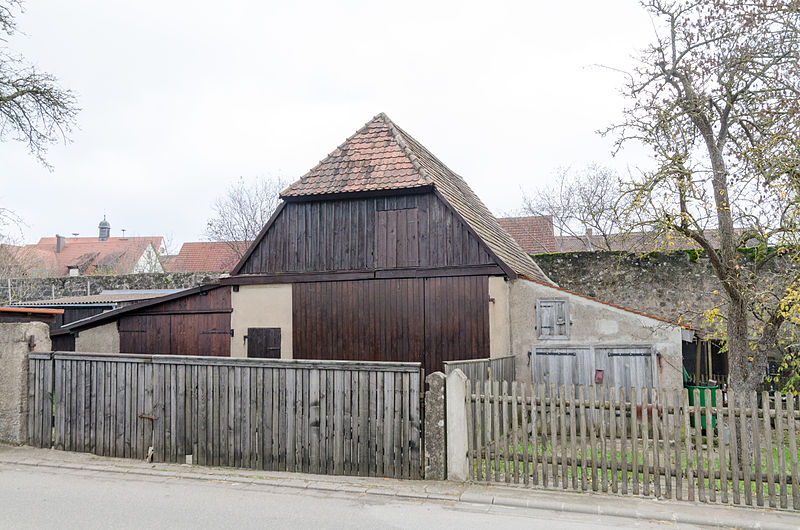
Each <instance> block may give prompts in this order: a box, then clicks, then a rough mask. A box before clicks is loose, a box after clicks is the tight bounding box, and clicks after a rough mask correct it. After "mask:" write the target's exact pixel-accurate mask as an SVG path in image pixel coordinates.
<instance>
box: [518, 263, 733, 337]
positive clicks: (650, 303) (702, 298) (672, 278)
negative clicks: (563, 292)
mask: <svg viewBox="0 0 800 530" xmlns="http://www.w3.org/2000/svg"><path fill="white" fill-rule="evenodd" d="M533 258H534V260H535V261H536V263H537V264H538V265H539V266H540V267H541V268H542V270H543V271H544V272H545V274H547V275H548V276H549V277H550V278H551V279H552V280H553V281H554V282H556V283H557V284H558V285H559V286H560V287H563V288H565V289H569V290H571V291H575V292H578V293H580V294H584V295H587V296H591V297H594V298H597V299H599V300H602V301H604V302H611V303H614V304H617V305H621V306H623V307H627V308H630V309H636V310H638V311H642V312H643V313H648V314H651V315H655V316H659V317H662V318H666V319H669V320H672V321H677V320H678V319H681V321H682V322H686V323H689V324H690V325H693V326H695V327H701V328H702V327H703V318H702V312H703V311H705V310H706V309H710V308H712V307H714V306H715V305H716V304H721V303H722V301H723V297H722V296H720V294H719V284H718V283H717V279H716V276H715V275H714V272H713V270H712V269H711V264H710V263H709V260H708V259H707V258H703V257H698V256H697V255H696V254H694V253H691V252H683V251H675V252H659V253H653V254H648V255H646V256H639V255H637V254H630V253H627V252H570V253H563V254H539V255H535V256H533Z"/></svg>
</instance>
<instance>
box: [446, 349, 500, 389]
mask: <svg viewBox="0 0 800 530" xmlns="http://www.w3.org/2000/svg"><path fill="white" fill-rule="evenodd" d="M442 364H443V365H444V375H450V373H451V372H453V371H455V370H456V369H458V370H461V371H462V372H464V375H465V376H467V379H469V380H470V381H471V382H472V385H473V386H475V385H480V386H483V385H484V384H486V381H508V382H509V383H510V382H512V381H514V380H515V379H516V365H515V363H514V356H513V355H510V356H507V357H496V358H494V359H472V360H469V361H445V362H443V363H442Z"/></svg>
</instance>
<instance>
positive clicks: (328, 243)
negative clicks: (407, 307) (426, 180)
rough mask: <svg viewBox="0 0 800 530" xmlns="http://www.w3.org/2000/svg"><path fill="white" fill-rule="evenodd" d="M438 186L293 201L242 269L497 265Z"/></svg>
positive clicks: (252, 271)
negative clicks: (434, 189) (430, 189)
mask: <svg viewBox="0 0 800 530" xmlns="http://www.w3.org/2000/svg"><path fill="white" fill-rule="evenodd" d="M494 263H495V261H494V259H493V258H492V257H491V256H490V255H489V253H488V252H487V251H486V249H485V247H484V246H483V245H481V244H479V242H478V239H477V238H475V236H474V235H472V234H471V233H470V232H469V230H468V229H467V227H466V226H464V224H463V223H462V222H461V221H459V220H458V219H457V218H456V216H455V214H454V213H453V212H452V210H450V209H449V208H448V207H447V206H446V205H445V204H444V203H442V202H441V201H440V200H439V198H438V197H436V195H434V194H433V193H426V194H421V195H399V196H390V197H372V198H361V199H349V200H327V201H313V202H289V203H287V204H286V205H285V207H284V208H283V210H282V211H281V213H280V214H279V215H278V217H277V218H276V219H275V222H274V223H273V224H272V226H271V227H270V229H269V230H268V231H267V233H266V235H265V237H264V239H263V240H262V241H261V242H260V243H259V244H258V246H257V247H256V249H255V250H254V251H253V253H252V254H251V256H250V258H249V259H248V260H247V262H246V263H245V265H244V266H243V268H242V269H241V271H240V273H242V274H265V273H272V272H295V273H299V272H327V271H342V270H375V269H393V268H409V267H421V268H425V267H453V266H463V265H491V264H494Z"/></svg>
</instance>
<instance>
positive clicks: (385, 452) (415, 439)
mask: <svg viewBox="0 0 800 530" xmlns="http://www.w3.org/2000/svg"><path fill="white" fill-rule="evenodd" d="M29 358H30V361H29V365H30V379H29V382H30V392H29V396H28V398H29V404H30V405H29V407H30V412H31V413H30V415H29V425H28V427H29V433H30V435H29V443H30V444H31V445H35V446H37V447H50V446H51V445H52V446H54V447H55V448H56V449H62V450H67V451H80V452H91V453H95V454H97V455H102V456H116V457H127V458H140V459H141V458H146V457H147V456H148V451H150V449H151V448H152V451H153V456H152V457H153V459H154V460H155V461H159V462H181V463H183V462H186V461H187V456H188V455H191V457H192V461H193V462H194V463H195V464H200V465H209V466H212V465H213V466H219V465H222V466H234V467H245V468H255V469H265V470H280V471H296V472H313V473H327V474H348V475H361V476H386V477H397V478H415V479H416V478H421V469H422V466H421V428H420V422H421V414H420V400H419V395H420V394H419V391H420V365H419V363H381V362H352V361H328V362H320V361H304V360H296V361H289V360H270V359H232V358H220V357H179V356H148V355H109V354H87V353H80V354H69V353H55V354H31V355H30V357H29ZM53 398H55V399H54V401H53ZM53 403H54V404H53ZM51 418H54V419H55V423H54V428H53V427H52V426H51V425H52V419H51ZM51 432H52V434H51ZM376 434H379V435H380V439H376Z"/></svg>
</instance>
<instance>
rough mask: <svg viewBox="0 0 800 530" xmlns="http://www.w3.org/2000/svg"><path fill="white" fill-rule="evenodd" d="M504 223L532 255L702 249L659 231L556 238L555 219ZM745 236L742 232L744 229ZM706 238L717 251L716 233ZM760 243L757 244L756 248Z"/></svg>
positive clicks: (538, 217)
mask: <svg viewBox="0 0 800 530" xmlns="http://www.w3.org/2000/svg"><path fill="white" fill-rule="evenodd" d="M497 222H499V223H500V226H502V227H503V228H504V229H505V230H506V231H507V232H508V233H509V234H510V235H511V237H513V238H514V239H515V240H516V241H517V243H519V245H520V246H521V247H522V249H523V250H524V251H525V252H527V253H528V254H551V253H556V252H595V251H603V250H610V251H622V252H633V253H641V254H644V253H648V252H663V251H670V250H690V249H698V250H699V249H700V246H699V245H698V244H697V243H696V242H695V241H694V240H692V239H689V238H688V237H684V236H681V235H678V234H664V233H661V232H655V231H634V232H625V233H614V234H607V235H603V234H598V233H595V232H594V231H593V230H592V229H591V228H587V229H586V231H585V233H584V234H583V235H555V228H554V225H553V217H552V216H551V215H532V216H526V217H499V218H498V219H497ZM739 232H740V233H741V232H742V230H741V229H740V230H739ZM705 234H706V237H707V238H708V239H709V241H710V242H711V244H712V245H713V246H714V247H715V248H716V247H717V246H718V235H717V230H716V229H708V230H706V231H705ZM757 243H758V242H757V241H755V240H753V244H754V245H756V244H757Z"/></svg>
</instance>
